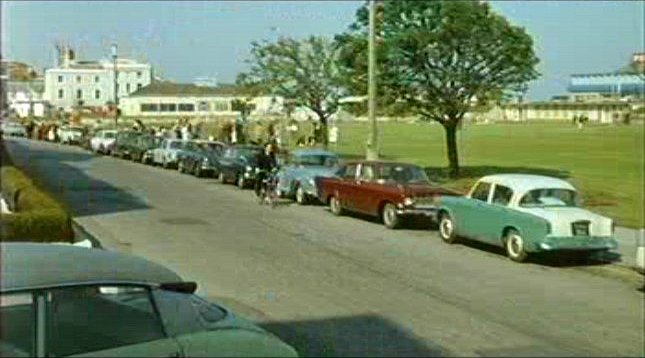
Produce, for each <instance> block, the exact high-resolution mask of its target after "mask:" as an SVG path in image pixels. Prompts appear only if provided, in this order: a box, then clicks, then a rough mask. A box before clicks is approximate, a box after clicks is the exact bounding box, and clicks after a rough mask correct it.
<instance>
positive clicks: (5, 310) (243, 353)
mask: <svg viewBox="0 0 645 358" xmlns="http://www.w3.org/2000/svg"><path fill="white" fill-rule="evenodd" d="M0 249H1V250H0V254H1V257H2V260H0V268H1V270H2V280H1V281H0V298H1V299H0V332H1V334H0V356H2V357H16V356H17V357H65V356H90V357H142V356H145V357H214V356H224V357H233V356H235V357H250V356H253V357H295V356H297V353H296V351H295V350H294V349H293V348H292V347H290V346H289V345H287V344H286V343H284V342H282V341H281V340H280V339H279V338H277V337H276V336H274V335H273V334H271V333H269V332H267V331H265V330H263V329H262V328H260V327H258V326H256V325H254V324H253V323H251V322H249V321H247V320H245V319H243V318H241V317H238V316H236V315H235V314H234V313H233V312H231V311H230V310H228V309H226V308H224V307H222V306H219V305H217V304H215V303H211V302H209V301H207V300H205V299H203V298H201V297H199V296H197V295H195V294H194V292H195V290H196V288H197V285H196V284H195V283H194V282H187V281H184V280H182V278H181V277H179V276H178V275H177V274H176V273H174V272H172V271H170V270H169V269H167V268H165V267H163V266H161V265H158V264H156V263H153V262H150V261H147V260H144V259H141V258H138V257H135V256H131V255H125V254H121V253H117V252H114V251H108V250H100V249H87V248H81V247H74V246H65V245H53V244H36V243H2V244H0Z"/></svg>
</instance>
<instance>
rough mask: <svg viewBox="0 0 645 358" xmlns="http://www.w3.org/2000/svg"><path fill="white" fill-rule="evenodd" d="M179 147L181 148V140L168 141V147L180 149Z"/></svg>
mask: <svg viewBox="0 0 645 358" xmlns="http://www.w3.org/2000/svg"><path fill="white" fill-rule="evenodd" d="M180 148H181V142H179V141H174V142H170V149H180Z"/></svg>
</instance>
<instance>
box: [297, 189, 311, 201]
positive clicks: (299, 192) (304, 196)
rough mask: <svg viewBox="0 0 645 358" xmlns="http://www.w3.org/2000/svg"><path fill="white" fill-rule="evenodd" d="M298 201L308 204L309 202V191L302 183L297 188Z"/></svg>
mask: <svg viewBox="0 0 645 358" xmlns="http://www.w3.org/2000/svg"><path fill="white" fill-rule="evenodd" d="M296 203H298V204H299V205H307V204H308V203H309V198H307V193H305V190H304V189H303V188H302V187H301V186H300V185H298V188H296Z"/></svg>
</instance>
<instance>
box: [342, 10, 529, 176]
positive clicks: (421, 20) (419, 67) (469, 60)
mask: <svg viewBox="0 0 645 358" xmlns="http://www.w3.org/2000/svg"><path fill="white" fill-rule="evenodd" d="M378 13H379V14H380V15H379V16H378V20H377V27H376V30H377V34H378V36H379V37H380V41H379V42H380V43H379V44H378V46H379V47H380V49H379V50H378V53H377V56H378V57H377V61H378V62H379V65H378V66H377V67H378V73H379V74H378V76H379V81H378V83H379V87H380V88H379V94H380V95H381V96H383V97H384V98H385V99H386V100H387V101H392V100H398V101H404V102H405V103H406V104H407V105H408V106H409V108H410V109H412V110H413V111H414V112H415V113H416V114H418V115H420V116H421V118H422V119H424V120H429V121H436V122H439V123H440V124H441V125H442V126H443V128H444V129H445V133H446V147H447V153H448V161H449V166H450V174H451V175H452V176H458V174H459V158H458V152H457V130H458V128H459V127H460V123H461V121H462V119H463V118H464V115H465V114H466V113H468V112H471V111H472V110H473V109H475V108H477V107H481V106H482V105H483V104H486V103H489V102H490V101H497V100H500V99H501V98H503V97H505V96H511V95H514V93H518V92H522V91H524V90H525V88H526V84H527V83H528V82H529V81H531V80H533V79H536V78H537V77H538V76H539V74H538V73H537V71H536V69H535V67H536V65H537V63H538V62H539V60H538V58H537V57H536V55H535V53H534V51H533V40H532V39H531V37H530V36H529V35H528V34H527V33H526V31H525V30H524V29H523V28H520V27H517V26H514V25H512V24H510V23H509V22H508V21H507V20H506V19H505V18H504V17H502V16H501V15H499V14H496V13H495V12H493V11H492V10H491V8H490V5H489V4H488V3H485V2H476V1H412V0H397V1H381V2H379V9H378ZM367 29H368V7H367V5H366V6H363V7H361V8H360V9H359V10H358V11H357V14H356V21H355V23H353V24H352V25H351V26H350V28H349V30H348V32H346V33H345V34H341V35H338V36H337V37H336V39H337V41H338V43H339V46H341V47H342V48H343V49H342V50H341V53H343V54H344V56H342V57H341V58H342V59H343V60H344V61H343V62H342V63H341V64H342V65H343V67H344V68H345V70H344V72H345V73H347V74H349V75H350V76H352V77H353V81H354V83H353V84H352V85H351V86H349V88H350V89H353V90H358V91H359V93H366V92H367V84H366V81H365V80H363V78H366V72H367V67H366V66H362V65H360V64H359V62H363V61H364V62H365V63H367V60H366V59H367V54H366V49H367V31H368V30H367ZM361 54H362V55H361ZM345 83H347V82H345Z"/></svg>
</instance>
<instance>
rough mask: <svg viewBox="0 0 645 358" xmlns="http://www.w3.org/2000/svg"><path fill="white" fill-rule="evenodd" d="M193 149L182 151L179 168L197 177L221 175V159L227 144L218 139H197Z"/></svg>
mask: <svg viewBox="0 0 645 358" xmlns="http://www.w3.org/2000/svg"><path fill="white" fill-rule="evenodd" d="M194 143H195V144H194V146H193V149H192V150H190V151H185V152H183V153H182V155H181V158H180V159H179V162H178V163H177V167H178V170H179V171H180V172H182V173H190V174H193V175H194V176H196V177H198V178H199V177H202V176H204V175H206V176H211V177H219V172H220V168H219V165H220V164H219V161H220V158H221V157H222V154H223V153H224V149H225V148H226V144H224V143H222V142H217V141H195V142H194Z"/></svg>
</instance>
